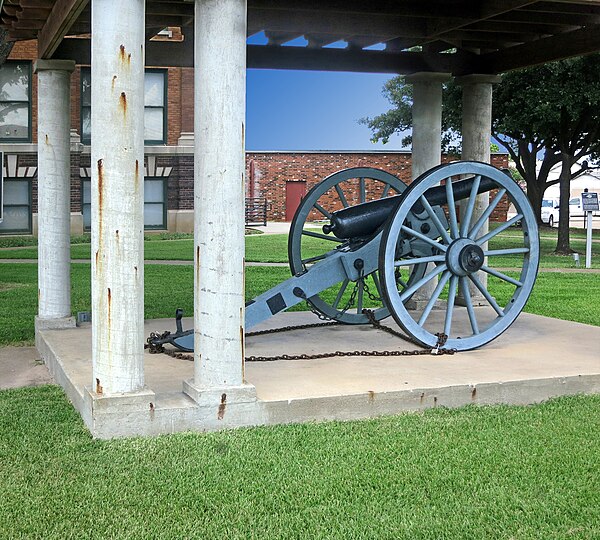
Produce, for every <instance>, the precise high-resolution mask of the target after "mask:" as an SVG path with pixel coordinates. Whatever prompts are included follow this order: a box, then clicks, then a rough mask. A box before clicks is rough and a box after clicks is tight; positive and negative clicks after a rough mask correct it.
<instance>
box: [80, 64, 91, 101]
mask: <svg viewBox="0 0 600 540" xmlns="http://www.w3.org/2000/svg"><path fill="white" fill-rule="evenodd" d="M81 105H82V106H83V107H91V105H92V77H91V74H90V72H89V71H88V70H83V69H82V70H81Z"/></svg>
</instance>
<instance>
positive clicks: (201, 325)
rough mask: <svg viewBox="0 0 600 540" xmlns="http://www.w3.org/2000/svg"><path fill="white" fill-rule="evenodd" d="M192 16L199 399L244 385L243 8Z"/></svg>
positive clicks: (200, 2) (210, 3)
mask: <svg viewBox="0 0 600 540" xmlns="http://www.w3.org/2000/svg"><path fill="white" fill-rule="evenodd" d="M195 10H196V11H195V66H196V67H195V84H194V91H195V101H194V112H195V126H194V133H195V134H196V137H195V162H194V245H195V249H194V257H195V261H194V329H195V336H194V357H195V359H194V379H193V381H186V382H185V383H184V390H185V392H187V393H188V394H189V395H190V396H191V397H192V398H193V399H195V400H196V401H200V400H202V399H205V398H206V397H207V396H210V395H213V394H211V389H212V390H214V389H215V388H224V387H230V388H236V387H238V388H239V387H242V386H243V383H244V303H245V302H244V191H245V183H244V180H245V165H244V151H245V148H244V145H245V141H244V130H245V126H244V122H245V108H246V107H245V105H246V12H247V6H246V0H196V4H195ZM234 393H235V392H231V391H228V392H227V394H224V393H223V394H222V393H221V392H220V391H218V392H217V393H216V394H214V395H217V396H218V397H219V399H220V398H221V396H222V395H227V400H228V402H230V400H231V398H232V397H233V396H232V394H234ZM209 399H211V398H209Z"/></svg>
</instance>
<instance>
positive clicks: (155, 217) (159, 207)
mask: <svg viewBox="0 0 600 540" xmlns="http://www.w3.org/2000/svg"><path fill="white" fill-rule="evenodd" d="M163 212H164V205H163V204H162V203H146V204H144V226H146V227H163V226H164V221H163V218H164V215H163Z"/></svg>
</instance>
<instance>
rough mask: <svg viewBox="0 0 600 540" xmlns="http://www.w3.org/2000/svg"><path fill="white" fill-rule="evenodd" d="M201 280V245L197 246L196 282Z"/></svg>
mask: <svg viewBox="0 0 600 540" xmlns="http://www.w3.org/2000/svg"><path fill="white" fill-rule="evenodd" d="M199 282H200V246H196V283H199Z"/></svg>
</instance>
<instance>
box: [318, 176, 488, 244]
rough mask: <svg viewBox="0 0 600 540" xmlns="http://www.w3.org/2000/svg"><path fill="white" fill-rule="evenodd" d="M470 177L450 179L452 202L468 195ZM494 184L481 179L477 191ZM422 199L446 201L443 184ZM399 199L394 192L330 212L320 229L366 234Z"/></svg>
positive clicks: (350, 235)
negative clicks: (452, 182) (388, 195)
mask: <svg viewBox="0 0 600 540" xmlns="http://www.w3.org/2000/svg"><path fill="white" fill-rule="evenodd" d="M474 178H475V177H472V178H467V179H466V180H461V181H460V182H454V184H453V185H452V193H453V194H454V200H455V201H461V200H464V199H468V198H469V195H470V194H471V189H472V187H473V181H474ZM496 187H497V184H496V182H494V181H493V180H490V179H489V178H482V179H481V182H480V184H479V189H478V190H477V193H486V192H488V191H491V190H492V189H495V188H496ZM425 198H426V199H427V201H428V202H429V204H430V205H431V206H441V205H443V204H446V202H447V201H446V187H445V186H437V187H434V188H430V189H428V190H427V191H426V192H425ZM401 200H402V195H395V196H393V197H386V198H385V199H379V200H377V201H370V202H366V203H362V204H358V205H356V206H350V207H348V208H344V209H342V210H338V211H337V212H334V213H333V214H332V216H331V219H330V222H329V224H327V225H324V226H323V232H324V233H325V234H329V233H331V232H332V233H333V234H334V235H335V236H337V237H338V238H342V239H348V238H360V237H365V236H370V235H372V234H373V233H374V232H375V231H377V229H379V227H381V225H383V224H384V223H385V222H386V221H387V219H388V218H389V217H390V216H391V215H393V213H394V211H395V210H396V208H397V207H398V205H399V204H400V202H401ZM423 210H424V208H423V206H422V205H421V204H420V203H417V204H415V206H414V207H413V212H414V213H415V214H420V213H421V212H422V211H423Z"/></svg>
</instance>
